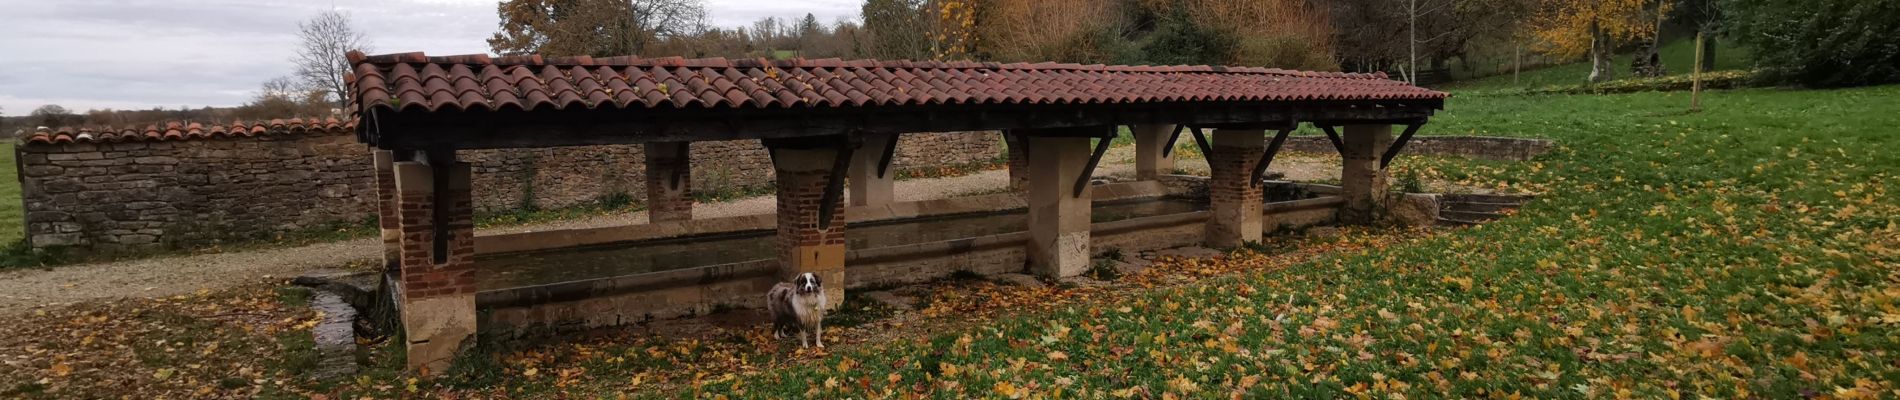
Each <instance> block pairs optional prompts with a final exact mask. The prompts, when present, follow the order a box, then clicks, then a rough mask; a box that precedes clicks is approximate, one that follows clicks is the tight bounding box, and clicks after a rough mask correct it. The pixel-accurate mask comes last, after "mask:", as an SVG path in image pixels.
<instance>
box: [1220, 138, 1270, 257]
mask: <svg viewBox="0 0 1900 400" xmlns="http://www.w3.org/2000/svg"><path fill="white" fill-rule="evenodd" d="M1208 140H1209V141H1212V142H1213V143H1212V149H1211V151H1212V153H1211V154H1208V155H1207V165H1208V167H1209V169H1211V170H1212V172H1213V177H1212V178H1209V179H1208V182H1207V194H1208V205H1209V208H1211V209H1212V211H1213V212H1212V213H1211V215H1209V216H1208V219H1207V245H1208V247H1216V248H1228V247H1237V246H1240V245H1241V244H1243V243H1246V242H1250V241H1252V242H1258V241H1260V230H1261V224H1262V223H1263V220H1264V217H1263V216H1262V215H1261V213H1262V212H1264V211H1265V210H1264V208H1265V207H1266V206H1265V204H1266V199H1265V197H1263V195H1262V193H1261V190H1262V188H1261V187H1260V186H1259V185H1255V184H1253V182H1250V181H1251V180H1253V167H1254V164H1255V163H1259V162H1260V155H1261V154H1265V153H1266V137H1265V133H1264V132H1263V131H1259V130H1248V129H1216V130H1214V137H1212V138H1208Z"/></svg>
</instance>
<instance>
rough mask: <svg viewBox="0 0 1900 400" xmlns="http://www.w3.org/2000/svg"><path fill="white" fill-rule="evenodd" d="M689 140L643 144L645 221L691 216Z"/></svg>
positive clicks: (682, 219) (691, 189)
mask: <svg viewBox="0 0 1900 400" xmlns="http://www.w3.org/2000/svg"><path fill="white" fill-rule="evenodd" d="M691 145H692V144H691V143H690V142H664V143H647V144H646V145H645V146H646V147H645V151H644V152H645V153H646V157H647V165H646V167H647V222H648V223H654V222H666V221H685V220H690V219H693V157H692V147H691Z"/></svg>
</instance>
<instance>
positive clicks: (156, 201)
mask: <svg viewBox="0 0 1900 400" xmlns="http://www.w3.org/2000/svg"><path fill="white" fill-rule="evenodd" d="M17 148H18V149H19V150H18V151H19V154H18V156H19V168H20V179H21V183H22V185H21V198H22V200H23V202H24V203H25V214H26V234H27V238H28V240H30V241H31V243H32V245H33V246H34V247H36V248H44V247H55V246H79V247H89V248H92V249H94V250H100V251H119V250H130V249H149V248H163V247H170V246H180V245H185V244H211V243H218V242H220V241H224V240H229V239H234V238H269V237H272V236H273V235H275V234H277V233H280V232H288V231H295V230H300V229H306V228H313V227H317V226H320V225H323V224H327V223H361V222H365V221H367V220H368V219H369V218H371V216H373V215H374V214H373V213H372V212H371V210H373V209H374V207H375V206H376V195H375V185H374V180H373V179H372V174H373V172H374V171H372V169H373V168H372V167H371V163H370V157H369V153H368V151H366V150H365V148H364V146H363V145H361V144H357V143H356V139H355V138H353V137H350V136H347V135H323V136H294V135H277V136H263V137H257V138H250V139H204V140H187V141H160V142H127V143H100V144H65V145H49V144H28V145H22V146H19V147H17Z"/></svg>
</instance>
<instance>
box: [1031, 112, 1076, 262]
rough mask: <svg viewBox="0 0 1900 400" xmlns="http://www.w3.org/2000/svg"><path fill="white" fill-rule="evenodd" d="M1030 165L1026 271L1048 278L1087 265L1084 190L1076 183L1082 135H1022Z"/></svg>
mask: <svg viewBox="0 0 1900 400" xmlns="http://www.w3.org/2000/svg"><path fill="white" fill-rule="evenodd" d="M1022 142H1024V143H1026V144H1027V145H1028V146H1027V147H1028V148H1027V149H1025V150H1027V151H1026V152H1025V153H1026V154H1025V156H1026V157H1027V161H1028V162H1029V163H1030V166H1029V185H1028V187H1027V188H1028V193H1027V197H1028V198H1029V271H1030V272H1032V273H1035V274H1036V275H1040V276H1043V277H1047V278H1064V277H1071V276H1077V275H1081V274H1082V273H1083V272H1087V271H1088V268H1089V211H1090V210H1089V191H1090V190H1092V189H1090V188H1086V187H1085V188H1084V189H1083V190H1082V195H1081V196H1079V197H1078V196H1076V195H1075V181H1076V179H1077V178H1079V177H1081V175H1082V169H1083V167H1084V165H1083V164H1084V163H1087V162H1088V158H1089V151H1090V149H1089V139H1088V138H1087V137H1041V136H1029V137H1025V138H1023V139H1022Z"/></svg>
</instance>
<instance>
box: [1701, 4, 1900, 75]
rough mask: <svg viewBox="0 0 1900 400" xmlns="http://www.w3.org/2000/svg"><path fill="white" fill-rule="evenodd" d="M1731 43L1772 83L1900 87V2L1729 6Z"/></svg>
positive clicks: (1728, 16) (1728, 29)
mask: <svg viewBox="0 0 1900 400" xmlns="http://www.w3.org/2000/svg"><path fill="white" fill-rule="evenodd" d="M1724 5H1725V6H1726V9H1725V11H1726V17H1727V24H1728V25H1727V26H1726V27H1725V31H1726V32H1728V34H1729V35H1730V37H1732V38H1734V39H1735V40H1736V41H1738V42H1741V44H1742V45H1744V46H1747V47H1748V48H1750V49H1751V50H1753V53H1752V54H1753V56H1754V58H1755V61H1756V63H1757V64H1758V65H1759V66H1760V67H1761V68H1762V70H1763V71H1764V72H1765V73H1766V74H1767V77H1768V78H1769V79H1776V80H1780V81H1783V82H1790V83H1799V84H1804V85H1810V86H1821V87H1836V86H1854V85H1873V84H1881V83H1890V82H1900V38H1895V35H1894V34H1895V33H1896V32H1900V1H1894V0H1806V1H1793V0H1727V2H1726V3H1724Z"/></svg>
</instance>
